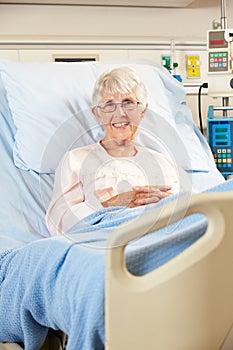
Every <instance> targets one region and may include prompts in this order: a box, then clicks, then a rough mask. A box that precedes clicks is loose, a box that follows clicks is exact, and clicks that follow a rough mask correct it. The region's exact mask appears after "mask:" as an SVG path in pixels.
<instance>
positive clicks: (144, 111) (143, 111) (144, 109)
mask: <svg viewBox="0 0 233 350" xmlns="http://www.w3.org/2000/svg"><path fill="white" fill-rule="evenodd" d="M143 107H144V106H143ZM147 108H148V103H147V104H146V106H145V107H144V108H143V110H142V118H143V117H144V115H145V113H146V110H147Z"/></svg>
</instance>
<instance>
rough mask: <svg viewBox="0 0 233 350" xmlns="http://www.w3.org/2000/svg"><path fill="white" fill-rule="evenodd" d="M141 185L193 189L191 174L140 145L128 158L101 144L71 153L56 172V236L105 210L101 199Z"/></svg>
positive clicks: (50, 217)
mask: <svg viewBox="0 0 233 350" xmlns="http://www.w3.org/2000/svg"><path fill="white" fill-rule="evenodd" d="M137 185H141V186H144V185H151V186H155V185H169V186H171V187H172V189H171V192H172V193H173V194H175V193H178V192H184V191H186V192H187V191H190V188H191V184H190V180H189V178H188V175H187V174H186V173H185V172H184V171H183V170H181V169H180V168H178V167H177V166H176V165H175V164H174V163H173V162H172V161H171V160H170V159H168V158H167V157H165V156H164V155H162V154H161V153H158V152H156V151H153V150H149V149H148V148H143V147H137V154H136V155H135V156H133V157H128V158H124V157H121V158H115V157H111V156H110V155H109V154H108V153H107V152H106V151H105V149H104V148H103V147H102V146H101V145H100V143H96V144H92V145H89V146H85V147H82V148H77V149H74V150H71V151H69V152H67V153H66V154H65V156H64V158H63V159H62V161H61V162H60V164H59V167H58V168H57V170H56V175H55V184H54V190H53V196H52V200H51V203H50V205H49V208H48V211H47V215H46V222H47V226H48V229H49V231H50V233H51V234H52V235H58V234H61V233H64V232H66V231H67V230H68V229H69V228H71V227H72V226H73V225H74V224H75V223H77V222H78V221H79V220H82V219H83V218H85V217H86V216H88V215H90V214H92V213H93V212H95V211H97V210H100V209H103V207H102V205H101V202H104V201H106V200H107V199H109V198H111V197H113V196H115V195H117V194H119V193H122V192H126V191H130V190H131V189H132V186H137Z"/></svg>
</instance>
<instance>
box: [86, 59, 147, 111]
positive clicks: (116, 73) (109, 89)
mask: <svg viewBox="0 0 233 350" xmlns="http://www.w3.org/2000/svg"><path fill="white" fill-rule="evenodd" d="M104 92H105V93H108V94H110V95H114V94H116V93H120V94H132V93H133V94H134V95H135V96H136V98H137V99H138V101H139V102H141V103H142V104H143V105H146V103H147V91H146V87H145V85H144V84H143V82H142V81H141V79H140V78H139V76H138V75H137V73H136V72H135V71H134V70H133V69H132V68H129V67H126V66H123V67H118V68H114V69H112V70H108V71H106V72H104V73H102V74H101V75H100V77H99V78H98V80H97V81H96V83H95V86H94V90H93V95H92V101H93V105H98V103H99V101H100V100H101V97H102V95H103V93H104Z"/></svg>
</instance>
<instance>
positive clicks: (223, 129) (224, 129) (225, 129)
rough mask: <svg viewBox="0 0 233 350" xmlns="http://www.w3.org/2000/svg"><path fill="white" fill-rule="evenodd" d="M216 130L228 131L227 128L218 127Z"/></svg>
mask: <svg viewBox="0 0 233 350" xmlns="http://www.w3.org/2000/svg"><path fill="white" fill-rule="evenodd" d="M215 130H216V132H227V128H216V129H215Z"/></svg>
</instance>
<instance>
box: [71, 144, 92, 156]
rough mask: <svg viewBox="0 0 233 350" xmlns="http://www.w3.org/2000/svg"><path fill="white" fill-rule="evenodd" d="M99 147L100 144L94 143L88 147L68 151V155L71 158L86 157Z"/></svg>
mask: <svg viewBox="0 0 233 350" xmlns="http://www.w3.org/2000/svg"><path fill="white" fill-rule="evenodd" d="M97 145H98V143H92V144H89V145H86V146H82V147H77V148H73V149H71V150H70V151H68V152H67V153H66V155H67V156H69V157H73V156H81V155H86V154H87V153H89V152H92V151H93V150H94V149H95V148H96V147H97Z"/></svg>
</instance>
